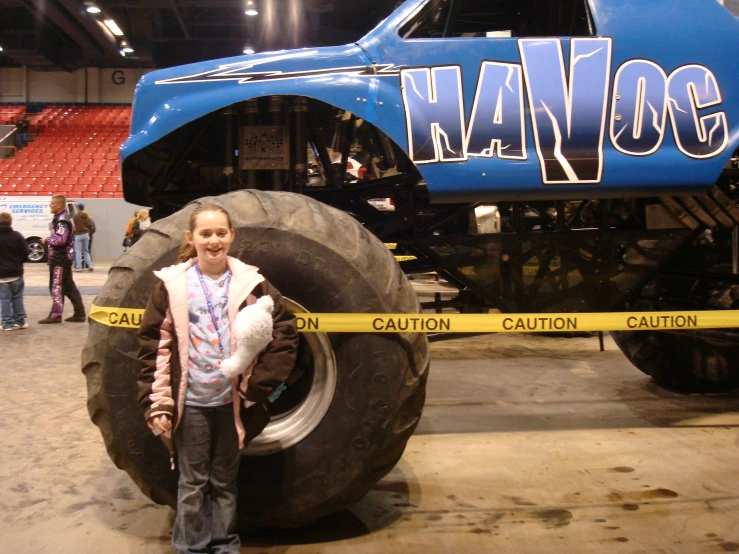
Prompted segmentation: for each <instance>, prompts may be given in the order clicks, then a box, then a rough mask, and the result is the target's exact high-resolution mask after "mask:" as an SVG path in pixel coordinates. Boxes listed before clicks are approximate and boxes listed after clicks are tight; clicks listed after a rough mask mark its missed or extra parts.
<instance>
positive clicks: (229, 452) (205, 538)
mask: <svg viewBox="0 0 739 554" xmlns="http://www.w3.org/2000/svg"><path fill="white" fill-rule="evenodd" d="M174 445H175V451H176V452H177V463H178V465H179V470H180V479H179V482H178V488H177V517H176V518H175V522H174V529H173V530H172V545H173V546H174V547H175V548H176V549H177V551H178V552H180V553H194V552H204V553H206V552H210V553H214V554H225V553H234V554H237V553H238V552H239V549H240V545H241V543H240V539H239V535H238V534H237V533H236V500H237V488H236V478H237V476H238V474H239V461H240V459H241V457H240V455H239V437H238V434H237V433H236V424H235V423H234V410H233V404H226V405H225V406H218V407H217V408H196V407H194V406H187V405H186V406H185V410H184V413H183V415H182V421H181V422H180V425H179V426H178V427H177V430H176V431H175V434H174Z"/></svg>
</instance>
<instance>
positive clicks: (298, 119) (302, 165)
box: [292, 96, 308, 193]
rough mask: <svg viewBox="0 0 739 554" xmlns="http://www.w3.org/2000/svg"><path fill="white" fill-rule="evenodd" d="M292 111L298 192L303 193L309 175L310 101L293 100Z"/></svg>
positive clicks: (302, 98)
mask: <svg viewBox="0 0 739 554" xmlns="http://www.w3.org/2000/svg"><path fill="white" fill-rule="evenodd" d="M292 111H293V113H294V114H295V116H294V117H295V149H294V151H293V152H294V154H293V157H294V159H295V178H296V181H297V184H298V192H300V193H302V192H303V184H304V183H305V181H306V179H307V175H308V140H307V139H308V135H307V132H306V121H305V118H306V115H307V113H308V99H307V98H305V97H303V96H298V97H296V98H293V105H292Z"/></svg>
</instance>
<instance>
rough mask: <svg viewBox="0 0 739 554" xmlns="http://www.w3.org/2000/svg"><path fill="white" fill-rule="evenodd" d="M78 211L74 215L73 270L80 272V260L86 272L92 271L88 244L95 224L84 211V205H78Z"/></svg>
mask: <svg viewBox="0 0 739 554" xmlns="http://www.w3.org/2000/svg"><path fill="white" fill-rule="evenodd" d="M77 207H78V208H79V211H78V212H77V213H76V214H74V217H73V218H72V220H73V221H74V270H75V271H82V259H83V258H84V260H85V265H86V266H87V270H88V271H92V269H93V267H92V256H90V243H91V242H92V239H91V237H92V234H93V233H94V232H95V224H94V223H93V222H92V218H91V217H90V215H89V214H88V213H87V212H86V211H85V205H84V204H78V205H77Z"/></svg>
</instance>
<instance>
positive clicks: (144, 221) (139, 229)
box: [131, 210, 151, 244]
mask: <svg viewBox="0 0 739 554" xmlns="http://www.w3.org/2000/svg"><path fill="white" fill-rule="evenodd" d="M149 227H151V219H149V210H139V212H138V214H137V215H136V221H134V222H133V226H132V227H131V233H132V234H133V244H136V243H137V242H138V241H139V239H140V238H141V235H143V234H144V231H146V230H147V229H148V228H149Z"/></svg>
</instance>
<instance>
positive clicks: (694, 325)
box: [89, 305, 739, 333]
mask: <svg viewBox="0 0 739 554" xmlns="http://www.w3.org/2000/svg"><path fill="white" fill-rule="evenodd" d="M89 315H90V319H92V320H93V321H97V322H98V323H102V324H103V325H107V326H109V327H125V328H130V329H135V328H138V326H139V325H140V324H141V319H142V317H143V315H144V310H141V309H133V308H105V307H101V306H95V305H93V306H92V309H91V311H90V314H89ZM296 315H297V318H298V330H300V331H301V332H304V333H397V332H404V333H428V332H431V333H434V332H445V333H542V332H544V333H551V332H558V331H561V332H572V331H633V330H648V329H651V330H667V329H720V328H734V327H737V328H739V310H714V311H701V312H607V313H603V312H601V313H567V314H497V313H496V314H313V313H311V314H296Z"/></svg>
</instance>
